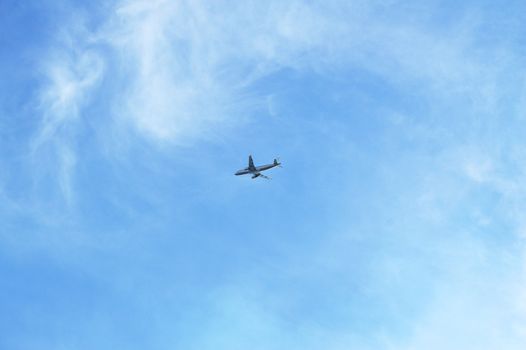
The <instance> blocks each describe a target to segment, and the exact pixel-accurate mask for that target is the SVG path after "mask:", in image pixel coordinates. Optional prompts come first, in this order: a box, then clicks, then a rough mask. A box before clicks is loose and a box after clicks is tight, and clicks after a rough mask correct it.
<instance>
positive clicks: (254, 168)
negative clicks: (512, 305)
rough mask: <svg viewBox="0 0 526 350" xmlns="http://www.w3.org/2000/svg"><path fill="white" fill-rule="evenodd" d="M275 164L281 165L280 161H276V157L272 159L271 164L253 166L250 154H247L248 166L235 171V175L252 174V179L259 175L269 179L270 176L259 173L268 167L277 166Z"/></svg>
mask: <svg viewBox="0 0 526 350" xmlns="http://www.w3.org/2000/svg"><path fill="white" fill-rule="evenodd" d="M277 166H279V167H281V163H280V162H278V160H277V159H274V163H272V164H266V165H260V166H254V161H253V160H252V156H248V167H247V168H245V169H241V170H239V171H237V172H236V173H235V175H236V176H238V175H246V174H252V178H253V179H255V178H256V177H258V176H261V177H262V178H264V179H267V180H270V177H268V176H265V175H263V174H261V172H262V171H264V170H268V169H271V168H274V167H277Z"/></svg>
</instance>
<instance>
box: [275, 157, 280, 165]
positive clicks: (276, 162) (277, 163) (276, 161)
mask: <svg viewBox="0 0 526 350" xmlns="http://www.w3.org/2000/svg"><path fill="white" fill-rule="evenodd" d="M274 166H281V163H280V162H279V158H275V159H274Z"/></svg>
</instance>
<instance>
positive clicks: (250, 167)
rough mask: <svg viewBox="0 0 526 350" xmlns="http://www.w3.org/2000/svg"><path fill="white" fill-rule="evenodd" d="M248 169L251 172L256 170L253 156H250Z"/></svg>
mask: <svg viewBox="0 0 526 350" xmlns="http://www.w3.org/2000/svg"><path fill="white" fill-rule="evenodd" d="M248 169H249V170H252V171H254V170H256V167H255V166H254V161H253V160H252V156H248Z"/></svg>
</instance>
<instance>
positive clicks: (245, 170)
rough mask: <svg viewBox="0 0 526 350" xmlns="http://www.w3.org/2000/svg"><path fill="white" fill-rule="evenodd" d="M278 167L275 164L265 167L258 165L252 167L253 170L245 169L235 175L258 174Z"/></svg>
mask: <svg viewBox="0 0 526 350" xmlns="http://www.w3.org/2000/svg"><path fill="white" fill-rule="evenodd" d="M276 166H278V165H277V164H266V165H260V166H257V167H254V169H252V170H251V169H250V168H245V169H241V170H238V171H237V172H236V174H235V175H246V174H258V173H260V172H261V171H264V170H268V169H272V168H274V167H276Z"/></svg>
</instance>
